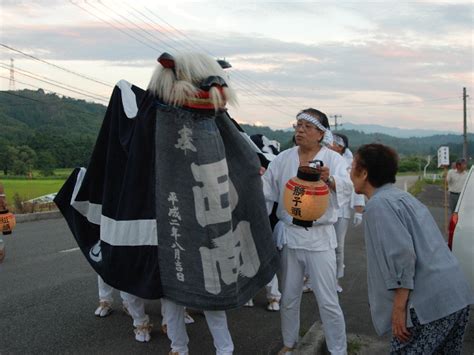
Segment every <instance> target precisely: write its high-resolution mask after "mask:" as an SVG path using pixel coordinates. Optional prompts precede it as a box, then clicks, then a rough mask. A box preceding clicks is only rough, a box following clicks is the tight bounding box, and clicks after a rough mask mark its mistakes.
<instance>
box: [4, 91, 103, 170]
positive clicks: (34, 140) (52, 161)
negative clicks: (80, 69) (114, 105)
mask: <svg viewBox="0 0 474 355" xmlns="http://www.w3.org/2000/svg"><path fill="white" fill-rule="evenodd" d="M105 110H106V107H105V106H103V105H99V104H94V103H90V102H86V101H84V100H76V99H71V98H66V97H59V96H57V95H55V94H47V93H45V92H44V91H43V90H37V91H31V90H20V91H0V169H1V170H4V171H6V172H8V169H10V170H11V169H14V170H16V171H15V172H14V173H15V174H18V175H21V174H22V173H23V172H24V171H29V170H28V169H31V168H32V167H33V168H41V167H44V166H48V167H53V168H59V167H73V166H84V165H86V164H87V161H88V159H89V157H90V155H91V152H92V148H93V146H94V143H95V140H96V137H97V134H98V131H99V128H100V125H101V123H102V120H103V117H104V114H105Z"/></svg>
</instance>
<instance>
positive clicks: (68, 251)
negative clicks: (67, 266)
mask: <svg viewBox="0 0 474 355" xmlns="http://www.w3.org/2000/svg"><path fill="white" fill-rule="evenodd" d="M77 250H79V248H72V249H65V250H61V251H60V253H70V252H73V251H77Z"/></svg>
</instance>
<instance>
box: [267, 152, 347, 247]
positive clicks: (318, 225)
mask: <svg viewBox="0 0 474 355" xmlns="http://www.w3.org/2000/svg"><path fill="white" fill-rule="evenodd" d="M313 159H318V160H321V161H323V163H324V166H327V167H328V168H329V173H330V175H331V176H333V177H334V180H335V182H336V190H337V192H334V191H332V190H331V195H330V200H329V207H328V209H327V210H326V212H325V213H324V215H323V216H321V218H319V219H318V220H317V221H316V222H313V226H312V227H310V228H308V229H305V228H304V227H300V226H296V225H294V224H293V223H292V220H293V217H292V216H290V215H289V214H288V212H287V211H286V210H285V206H284V201H283V196H284V192H285V186H286V183H287V181H288V180H289V179H291V178H292V177H294V176H296V173H297V171H298V167H299V156H298V147H293V148H290V149H288V150H285V151H283V152H281V153H280V154H279V155H278V156H277V157H276V158H275V159H274V160H273V161H272V162H271V163H270V165H269V166H268V169H267V171H266V172H265V174H264V175H263V176H262V180H263V191H264V195H265V199H266V200H267V201H268V202H272V203H273V202H278V209H277V217H278V219H279V220H280V221H279V222H278V223H277V225H276V226H275V229H274V231H273V237H274V238H275V241H276V243H277V246H278V247H279V248H282V247H283V246H284V245H287V246H288V247H289V248H291V249H306V250H311V251H324V250H329V249H334V248H336V246H337V240H336V233H335V231H334V226H333V225H334V223H336V221H337V218H338V209H339V207H340V206H343V205H345V204H349V203H350V201H351V195H352V191H353V185H352V181H351V179H350V177H349V173H348V166H347V163H346V162H345V160H344V158H343V157H342V156H341V155H339V154H338V153H336V152H334V151H332V150H330V149H328V148H326V147H321V150H320V151H319V152H318V153H317V154H316V156H315V157H314V158H313Z"/></svg>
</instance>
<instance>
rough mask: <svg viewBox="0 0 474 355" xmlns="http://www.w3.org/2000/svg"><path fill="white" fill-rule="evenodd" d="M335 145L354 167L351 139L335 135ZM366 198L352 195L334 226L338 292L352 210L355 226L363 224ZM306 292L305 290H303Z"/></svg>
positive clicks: (333, 146)
mask: <svg viewBox="0 0 474 355" xmlns="http://www.w3.org/2000/svg"><path fill="white" fill-rule="evenodd" d="M333 135H334V143H333V145H332V146H331V149H332V150H334V151H335V152H337V153H339V154H341V155H342V157H343V158H344V159H345V160H346V162H347V165H348V167H349V168H350V167H351V166H352V160H353V155H352V152H351V151H350V149H349V139H348V138H347V136H346V135H344V134H341V133H334V134H333ZM364 206H365V198H364V195H359V194H356V193H354V192H353V193H352V196H351V200H350V201H348V202H347V203H346V204H344V205H342V206H339V210H338V218H337V222H336V223H335V224H334V229H335V230H336V237H337V248H336V263H337V279H338V281H337V292H342V286H341V285H340V283H339V279H341V278H343V277H344V268H345V265H344V244H345V239H346V234H347V228H348V227H349V221H350V218H351V217H352V210H354V211H355V213H354V217H353V225H354V226H355V227H357V226H359V225H360V224H361V223H362V212H363V211H364ZM303 291H304V290H303Z"/></svg>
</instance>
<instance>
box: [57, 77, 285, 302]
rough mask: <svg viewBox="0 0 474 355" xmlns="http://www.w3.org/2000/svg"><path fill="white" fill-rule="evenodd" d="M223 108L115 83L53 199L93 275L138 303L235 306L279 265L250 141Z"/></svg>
mask: <svg viewBox="0 0 474 355" xmlns="http://www.w3.org/2000/svg"><path fill="white" fill-rule="evenodd" d="M249 141H250V139H249V138H248V136H246V135H245V133H244V132H243V131H242V130H241V129H240V130H239V127H238V125H237V124H236V123H235V121H233V120H232V119H231V118H230V117H229V116H228V114H227V113H226V111H219V112H217V113H216V112H214V111H203V110H199V111H198V110H191V109H185V108H177V107H171V106H168V105H165V104H163V103H161V102H160V101H159V100H157V99H156V97H154V96H153V95H152V94H151V93H150V92H148V91H144V90H142V89H140V88H138V87H136V86H133V85H131V84H129V83H127V82H125V81H121V82H119V83H118V84H117V86H116V87H115V88H114V91H113V94H112V97H111V99H110V103H109V106H108V108H107V112H106V115H105V118H104V121H103V124H102V128H101V130H100V133H99V136H98V139H97V142H96V146H95V148H94V151H93V154H92V157H91V160H90V164H89V166H88V168H87V169H85V168H77V169H75V170H74V171H73V173H72V174H71V176H70V177H69V179H68V180H67V181H66V183H65V184H64V186H63V187H62V188H61V190H60V191H59V193H58V194H57V196H56V198H55V202H56V204H57V205H58V207H59V209H60V210H61V212H62V213H63V215H64V217H65V219H66V221H67V223H68V225H69V227H70V229H71V231H72V233H73V235H74V237H75V239H76V240H77V243H78V245H79V247H80V248H81V250H82V252H83V253H84V255H85V257H86V258H87V260H88V261H89V263H90V264H91V265H92V267H93V268H94V270H95V271H96V272H97V273H98V274H99V275H100V276H101V277H102V278H103V279H104V281H105V282H106V283H108V284H109V285H111V286H113V287H115V288H117V289H119V290H122V291H126V292H128V293H131V294H134V295H137V296H139V297H142V298H148V299H155V298H161V297H166V298H169V299H171V300H173V301H175V302H176V303H178V304H182V305H185V306H188V307H192V308H196V309H208V310H223V309H229V308H234V307H239V306H241V305H243V304H244V303H245V302H247V301H248V300H249V299H250V298H252V297H253V296H254V295H255V294H256V293H257V292H258V290H259V289H260V288H261V287H263V286H264V285H265V284H267V283H268V282H269V281H270V280H271V279H272V277H273V275H274V274H275V272H276V270H277V268H278V255H277V252H276V249H275V245H274V242H273V240H272V235H271V229H270V225H269V221H268V213H267V211H266V207H265V202H264V197H263V192H262V186H261V178H260V175H259V168H260V163H259V160H258V158H257V155H256V154H255V153H256V151H255V149H254V147H255V145H253V146H252V145H251V144H249Z"/></svg>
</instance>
